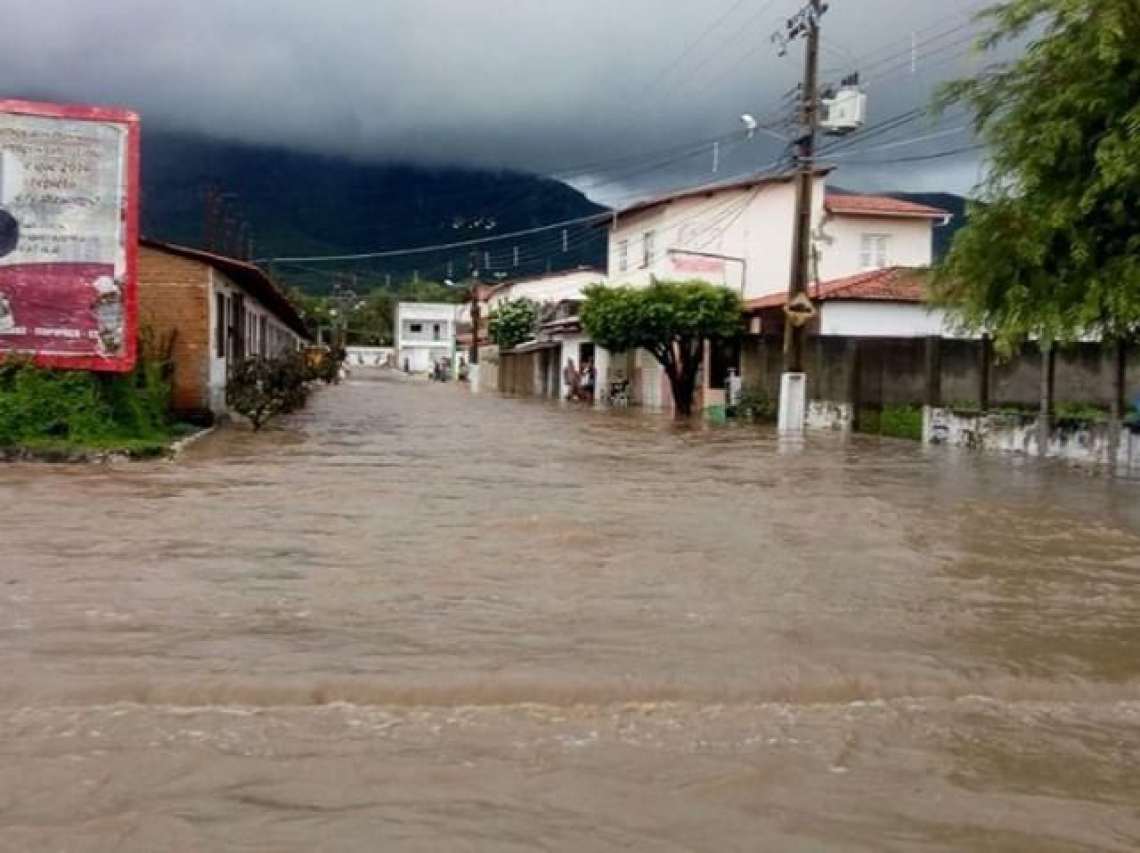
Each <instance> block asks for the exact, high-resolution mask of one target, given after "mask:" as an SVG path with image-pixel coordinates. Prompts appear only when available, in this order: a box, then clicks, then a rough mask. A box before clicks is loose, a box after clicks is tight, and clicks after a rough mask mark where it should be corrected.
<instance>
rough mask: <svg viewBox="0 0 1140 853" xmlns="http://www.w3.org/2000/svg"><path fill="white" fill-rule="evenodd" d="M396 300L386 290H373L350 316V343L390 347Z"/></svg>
mask: <svg viewBox="0 0 1140 853" xmlns="http://www.w3.org/2000/svg"><path fill="white" fill-rule="evenodd" d="M394 313H395V300H394V299H393V298H392V294H391V293H389V292H388V291H387V290H385V289H384V288H379V289H377V290H373V291H372V293H370V294H369V295H368V297H367V298H366V299H364V301H363V304H362V305H360V307H359V308H356V309H355V310H353V311H352V312H351V313H350V314H349V315H348V341H349V343H350V344H358V345H361V346H390V345H391V344H392V326H393V322H394V321H393V316H394Z"/></svg>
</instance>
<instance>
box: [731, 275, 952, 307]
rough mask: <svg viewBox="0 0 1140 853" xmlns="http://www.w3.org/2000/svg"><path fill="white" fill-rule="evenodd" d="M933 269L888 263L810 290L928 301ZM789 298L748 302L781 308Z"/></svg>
mask: <svg viewBox="0 0 1140 853" xmlns="http://www.w3.org/2000/svg"><path fill="white" fill-rule="evenodd" d="M929 281H930V270H928V269H923V268H916V267H886V268H885V269H881V270H870V271H869V272H864V273H859V274H858V275H850V276H847V277H845V278H837V279H833V280H832V281H828V282H824V283H823V284H821V285H819V287H818V288H812V289H811V290H810V291H809V292H810V295H811V297H812V299H813V300H814V301H816V302H830V301H836V300H849V301H854V302H911V303H921V302H925V301H926V289H927V284H928V283H929ZM787 301H788V295H787V294H786V293H773V294H771V295H770V296H762V297H760V298H759V299H751V300H749V301H748V302H746V303H745V304H744V307H745V308H747V309H748V310H750V311H761V310H763V309H765V308H781V307H783V305H784V304H785V303H786V302H787Z"/></svg>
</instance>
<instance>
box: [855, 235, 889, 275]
mask: <svg viewBox="0 0 1140 853" xmlns="http://www.w3.org/2000/svg"><path fill="white" fill-rule="evenodd" d="M890 242H891V238H890V236H889V235H887V234H864V235H863V241H862V244H861V246H860V248H859V269H861V270H881V269H883V268H884V267H886V266H887V265H888V264H889V260H888V258H887V249H888V247H889V245H890Z"/></svg>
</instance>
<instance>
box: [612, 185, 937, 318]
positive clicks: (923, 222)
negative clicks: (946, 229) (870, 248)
mask: <svg viewBox="0 0 1140 853" xmlns="http://www.w3.org/2000/svg"><path fill="white" fill-rule="evenodd" d="M825 192H826V189H825V180H824V179H823V178H822V177H821V178H817V179H816V183H815V192H814V195H813V214H812V216H813V220H812V221H813V230H814V233H815V234H816V235H817V239H816V240H815V248H816V251H817V252H818V254H819V276H820V279H821V280H822V281H829V280H832V279H836V278H843V277H846V276H849V275H855V274H856V273H859V272H863V271H864V266H863V263H862V259H861V257H860V255H861V253H862V238H863V235H864V234H882V235H886V236H887V247H888V248H887V259H886V261H887V265H888V266H907V267H925V266H929V265H930V263H931V261H932V259H933V245H934V230H933V229H934V224H935V223H934V221H933V220H930V219H916V218H899V217H874V216H848V215H827V216H825V215H824V203H825ZM795 196H796V191H795V186H794V185H793V184H791V183H784V184H772V185H767V186H762V187H760V188H759V190H757V189H755V188H753V189H732V190H724V191H720V192H715V193H712V194H709V195H704V196H698V197H695V198H685V199H680V200H677V201H672V202H667V203H665V204H662V205H660V206H658V207H655V208H652V209H650V210H647V211H644V212H639V213H633V214H631V215H630V216H629V217H627V218H626V219H622V218H621V217H620V216H619V218H618V222H617V227H615V228H613V229H611V232H610V239H609V271H610V274H609V283H610V284H612V285H632V286H635V287H643V286H646V285H648V284H649V281H650V279H651V278H652V277H654V276H656V277H657V278H659V279H663V280H677V279H686V278H703V279H704V280H706V281H709V282H710V283H712V284H721V285H724V286H727V287H732V288H733V289H736V290H739V291H741V294H742V296H743V297H744V298H745V299H755V298H758V297H761V296H768V295H769V294H773V293H782V292H784V291H785V290H787V287H788V282H789V279H790V278H791V258H792V239H793V228H794V213H795ZM650 231H652V232H653V233H654V244H655V255H656V257H655V259H654V262H653V263H652V264H649V265H646V264H645V262H644V246H645V235H646V234H647V233H648V232H650ZM623 243H624V244H625V245H626V251H625V253H624V255H625V258H626V263H625V265H624V268H623V262H622V257H623V252H622V244H623ZM705 254H711V255H722V256H725V257H727V258H741V259H743V261H744V263H740V262H738V261H733V260H725V261H721V262H720V263H719V264H718V263H717V262H716V259H712V258H706V257H703V255H705ZM745 268H746V271H745ZM742 279H743V281H742ZM742 285H743V287H742Z"/></svg>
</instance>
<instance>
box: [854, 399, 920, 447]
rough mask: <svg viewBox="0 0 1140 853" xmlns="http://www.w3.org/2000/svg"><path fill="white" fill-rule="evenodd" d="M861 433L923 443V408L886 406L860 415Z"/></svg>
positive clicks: (864, 411)
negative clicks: (880, 409)
mask: <svg viewBox="0 0 1140 853" xmlns="http://www.w3.org/2000/svg"><path fill="white" fill-rule="evenodd" d="M859 432H862V433H867V434H869V435H881V436H885V437H887V438H906V439H910V440H911V441H922V407H921V406H884V407H883V409H882V411H878V410H875V409H864V410H863V411H861V412H860V413H859Z"/></svg>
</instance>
